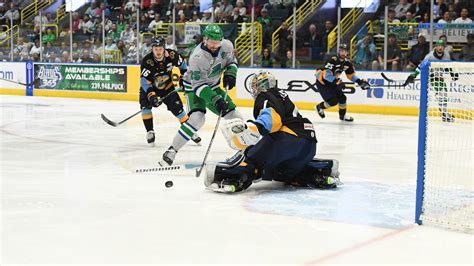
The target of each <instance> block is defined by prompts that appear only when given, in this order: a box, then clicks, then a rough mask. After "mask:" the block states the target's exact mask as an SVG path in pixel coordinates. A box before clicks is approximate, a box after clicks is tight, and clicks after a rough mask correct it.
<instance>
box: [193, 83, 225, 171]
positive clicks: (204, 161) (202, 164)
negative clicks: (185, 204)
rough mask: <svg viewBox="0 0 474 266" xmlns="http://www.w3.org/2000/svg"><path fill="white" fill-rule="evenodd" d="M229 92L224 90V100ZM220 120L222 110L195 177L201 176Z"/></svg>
mask: <svg viewBox="0 0 474 266" xmlns="http://www.w3.org/2000/svg"><path fill="white" fill-rule="evenodd" d="M228 92H229V88H228V87H226V88H225V96H224V100H225V99H226V98H227V93H228ZM221 118H222V110H221V113H219V117H218V118H217V122H216V126H215V127H214V132H212V137H211V141H210V142H209V146H208V147H207V151H206V154H205V155H204V159H203V160H202V163H201V166H200V167H199V168H198V169H196V177H199V176H200V175H201V172H202V169H203V168H204V165H205V164H206V160H207V156H208V155H209V152H210V151H211V147H212V143H213V142H214V138H215V137H216V133H217V129H218V128H219V123H220V122H221Z"/></svg>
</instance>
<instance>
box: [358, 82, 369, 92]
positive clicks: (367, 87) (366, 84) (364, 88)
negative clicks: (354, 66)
mask: <svg viewBox="0 0 474 266" xmlns="http://www.w3.org/2000/svg"><path fill="white" fill-rule="evenodd" d="M356 82H357V84H358V85H359V86H360V88H361V89H363V90H368V89H370V84H369V82H367V81H366V80H364V79H358V80H357V81H356Z"/></svg>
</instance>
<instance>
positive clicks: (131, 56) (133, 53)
mask: <svg viewBox="0 0 474 266" xmlns="http://www.w3.org/2000/svg"><path fill="white" fill-rule="evenodd" d="M123 62H124V63H125V64H137V63H138V62H137V47H136V46H135V44H131V45H130V46H129V47H128V49H127V54H126V56H125V57H124V58H123Z"/></svg>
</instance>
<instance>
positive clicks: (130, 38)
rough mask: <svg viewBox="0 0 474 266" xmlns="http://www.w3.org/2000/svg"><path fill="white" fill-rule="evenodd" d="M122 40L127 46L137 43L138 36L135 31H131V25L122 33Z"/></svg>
mask: <svg viewBox="0 0 474 266" xmlns="http://www.w3.org/2000/svg"><path fill="white" fill-rule="evenodd" d="M120 40H122V41H123V42H124V43H125V44H126V45H127V44H131V43H135V41H136V34H135V31H132V30H131V28H130V25H129V24H127V25H126V26H125V30H124V31H122V33H121V34H120Z"/></svg>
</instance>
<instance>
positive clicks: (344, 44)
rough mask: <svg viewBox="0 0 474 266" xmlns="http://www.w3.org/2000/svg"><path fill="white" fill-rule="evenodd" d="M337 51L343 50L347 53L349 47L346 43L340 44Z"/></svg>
mask: <svg viewBox="0 0 474 266" xmlns="http://www.w3.org/2000/svg"><path fill="white" fill-rule="evenodd" d="M339 49H344V50H347V51H349V45H347V43H341V44H340V45H339Z"/></svg>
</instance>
